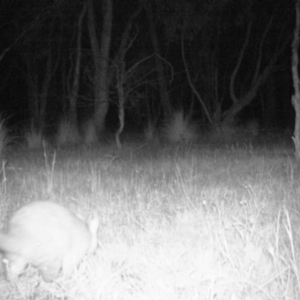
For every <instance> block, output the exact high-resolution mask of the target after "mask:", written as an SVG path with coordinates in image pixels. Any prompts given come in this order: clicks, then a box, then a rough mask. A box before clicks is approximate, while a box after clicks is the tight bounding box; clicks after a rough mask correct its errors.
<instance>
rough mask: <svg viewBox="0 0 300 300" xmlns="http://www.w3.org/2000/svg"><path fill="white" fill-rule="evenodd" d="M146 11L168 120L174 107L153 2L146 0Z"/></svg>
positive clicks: (164, 111)
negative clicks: (169, 91)
mask: <svg viewBox="0 0 300 300" xmlns="http://www.w3.org/2000/svg"><path fill="white" fill-rule="evenodd" d="M145 6H146V11H147V14H148V20H149V27H150V35H151V41H152V45H153V48H154V52H155V54H156V55H155V65H156V70H157V77H158V84H159V94H160V100H161V103H162V108H163V119H164V120H166V119H168V118H169V117H170V116H171V113H172V107H171V103H170V97H169V93H168V88H167V87H168V85H167V81H166V78H165V77H166V76H165V73H164V66H163V63H162V60H161V59H160V58H159V57H160V56H161V54H160V49H159V43H158V39H157V34H156V30H155V24H154V20H153V12H152V7H151V3H149V1H145Z"/></svg>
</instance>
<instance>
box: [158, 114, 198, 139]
mask: <svg viewBox="0 0 300 300" xmlns="http://www.w3.org/2000/svg"><path fill="white" fill-rule="evenodd" d="M197 132H198V128H197V125H196V123H195V122H193V121H192V120H191V119H190V118H189V117H186V116H184V113H183V111H177V112H174V113H173V115H172V116H171V118H170V120H169V121H168V122H167V123H166V125H165V127H164V128H163V134H164V137H165V138H166V139H167V140H168V141H170V142H173V143H178V142H184V143H189V142H194V141H196V139H197Z"/></svg>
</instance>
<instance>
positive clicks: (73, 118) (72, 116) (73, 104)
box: [68, 4, 86, 127]
mask: <svg viewBox="0 0 300 300" xmlns="http://www.w3.org/2000/svg"><path fill="white" fill-rule="evenodd" d="M85 12H86V5H85V4H84V5H83V9H82V11H81V13H80V16H79V19H78V24H77V27H78V33H77V41H76V59H75V70H74V76H73V84H72V89H71V91H70V95H69V96H70V97H69V101H70V111H69V113H68V114H69V122H71V125H72V126H74V127H76V126H77V99H78V91H79V79H80V66H81V55H82V50H81V40H82V21H83V18H84V15H85Z"/></svg>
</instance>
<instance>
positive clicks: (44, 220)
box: [0, 201, 99, 281]
mask: <svg viewBox="0 0 300 300" xmlns="http://www.w3.org/2000/svg"><path fill="white" fill-rule="evenodd" d="M98 227H99V221H98V218H96V217H94V218H93V219H92V220H91V221H90V222H89V224H87V223H85V222H84V221H83V220H81V219H80V218H78V217H77V216H76V215H75V214H73V213H71V212H70V211H69V210H68V209H66V208H65V207H63V206H61V205H59V204H57V203H54V202H50V201H37V202H32V203H30V204H27V205H25V206H23V207H21V208H20V209H19V210H17V211H16V212H15V213H14V214H13V215H12V217H11V218H10V219H9V222H8V228H7V232H6V233H0V251H2V252H3V254H4V259H5V260H6V261H7V268H8V272H9V275H10V276H11V277H12V278H17V277H18V276H19V275H20V274H21V273H22V272H23V271H24V269H25V267H26V265H27V264H31V265H33V266H35V267H37V268H38V269H39V270H40V273H41V275H42V277H43V279H44V280H45V281H53V280H54V279H56V278H57V276H58V275H59V273H60V270H61V271H62V275H63V276H65V277H68V276H70V275H71V274H72V271H74V269H75V268H76V267H77V266H78V264H79V262H80V261H81V260H82V258H83V257H84V255H85V254H86V253H91V252H93V251H94V250H95V249H96V247H97V231H98Z"/></svg>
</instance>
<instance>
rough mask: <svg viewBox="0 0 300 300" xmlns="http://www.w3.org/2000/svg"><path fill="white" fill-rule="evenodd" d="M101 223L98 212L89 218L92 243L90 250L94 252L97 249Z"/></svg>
mask: <svg viewBox="0 0 300 300" xmlns="http://www.w3.org/2000/svg"><path fill="white" fill-rule="evenodd" d="M99 225H100V220H99V217H98V215H97V214H96V213H94V214H93V217H92V218H91V219H90V220H89V222H88V226H89V230H90V233H91V244H90V249H89V252H90V253H92V252H94V251H95V250H96V248H97V246H98V229H99Z"/></svg>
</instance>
